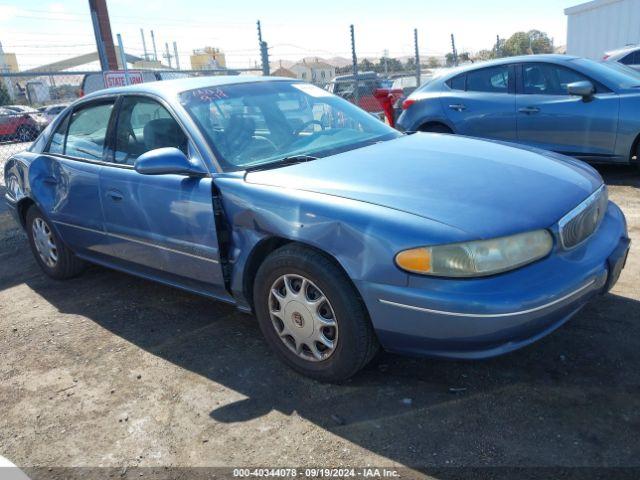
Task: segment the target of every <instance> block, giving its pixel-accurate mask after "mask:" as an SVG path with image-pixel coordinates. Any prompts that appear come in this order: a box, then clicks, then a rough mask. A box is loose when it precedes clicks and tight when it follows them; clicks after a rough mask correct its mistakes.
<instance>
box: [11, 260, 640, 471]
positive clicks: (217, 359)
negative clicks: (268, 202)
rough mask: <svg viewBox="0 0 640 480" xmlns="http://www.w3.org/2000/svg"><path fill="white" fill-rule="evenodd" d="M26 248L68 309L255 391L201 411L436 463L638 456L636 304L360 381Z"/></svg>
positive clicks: (209, 315)
mask: <svg viewBox="0 0 640 480" xmlns="http://www.w3.org/2000/svg"><path fill="white" fill-rule="evenodd" d="M17 257H18V258H19V261H20V262H22V264H23V265H24V267H23V268H22V270H20V271H19V273H18V274H17V275H16V276H17V279H14V281H16V280H17V281H20V282H25V283H26V284H27V285H28V286H29V287H30V288H32V289H33V290H34V291H35V292H36V293H38V294H39V295H41V296H42V297H43V298H44V299H45V300H46V301H47V302H49V303H51V304H52V305H53V306H54V307H55V308H57V309H58V310H59V311H60V312H63V313H65V314H77V315H82V316H84V317H86V318H88V319H90V320H91V321H93V322H95V323H96V324H98V325H100V326H101V327H103V328H105V329H107V330H109V331H110V332H112V333H113V334H115V335H117V336H119V337H121V338H123V339H125V340H127V341H128V342H131V343H132V344H134V345H136V346H137V347H138V348H141V349H144V350H146V351H148V352H151V353H152V354H154V355H156V356H158V357H160V358H162V359H164V360H166V361H168V362H171V363H173V364H175V365H178V366H180V367H181V368H183V369H185V370H187V371H190V372H195V373H197V374H198V375H201V376H202V377H204V378H207V379H209V380H210V381H211V382H215V383H217V384H220V385H222V386H224V387H226V388H228V389H232V390H234V391H235V392H238V393H240V394H241V395H242V396H244V397H246V398H245V399H244V400H241V401H238V402H235V403H231V404H228V405H223V406H220V407H217V406H211V410H210V411H209V410H208V411H203V412H201V413H202V415H201V417H202V418H205V419H207V420H204V421H211V422H224V423H228V424H233V423H240V422H246V421H248V420H251V419H255V418H258V417H261V416H263V415H266V414H268V413H269V412H271V411H273V410H276V411H278V412H282V413H283V414H285V415H299V416H300V417H302V418H304V419H306V420H308V421H310V422H313V423H314V424H315V425H317V426H319V427H321V428H323V429H325V430H326V431H329V432H331V433H333V434H335V435H338V436H340V437H342V438H344V439H347V440H349V441H350V442H353V443H355V444H357V445H359V446H361V447H363V448H366V449H367V450H370V451H372V452H375V453H377V454H379V455H382V456H384V457H387V458H389V459H391V460H393V461H394V462H397V463H398V464H402V465H407V466H414V467H419V468H424V469H426V471H428V472H429V471H432V470H430V469H432V468H436V467H454V466H461V465H466V466H469V465H472V466H505V465H506V466H514V465H547V466H548V465H566V466H572V465H630V464H635V463H637V459H638V458H639V454H640V448H639V447H638V445H637V442H636V441H635V440H634V434H633V433H632V432H634V431H635V432H636V433H637V431H638V430H637V428H638V427H640V417H639V415H638V412H639V411H640V395H639V393H640V388H639V385H640V369H638V365H640V348H638V347H639V343H638V339H639V338H640V322H638V318H639V317H640V315H639V313H640V302H638V301H636V300H632V299H629V298H625V297H621V296H617V295H612V294H609V295H605V296H602V297H598V298H597V299H595V300H594V301H592V302H591V303H590V304H589V305H588V306H587V307H586V308H585V309H584V310H583V311H582V312H581V313H580V314H578V315H577V316H576V318H574V319H573V320H572V321H571V322H569V323H568V324H567V325H565V326H564V327H563V328H561V329H559V330H558V331H556V332H555V333H554V334H553V335H551V336H549V337H547V338H545V339H543V340H541V341H540V342H538V343H537V344H535V345H533V346H531V347H528V348H525V349H523V350H520V351H517V352H514V353H512V354H509V355H507V356H503V357H499V358H495V359H490V360H485V361H475V362H463V361H446V360H441V359H416V358H407V357H401V356H396V355H391V354H387V353H382V354H381V355H380V356H379V357H378V358H377V359H376V360H375V361H374V362H373V363H372V364H371V365H369V366H368V367H367V368H366V369H365V370H364V371H362V372H361V373H360V374H358V375H357V376H356V377H355V378H353V379H352V380H351V381H348V382H345V383H343V384H341V385H331V384H322V383H318V382H315V381H313V380H309V379H307V378H305V377H302V376H300V375H298V374H296V373H294V372H292V371H291V370H289V369H288V368H287V367H285V366H284V365H283V364H281V363H280V362H279V361H278V360H277V359H276V358H275V357H274V355H273V354H272V353H271V352H270V350H269V348H268V347H267V345H266V344H265V342H264V341H263V339H262V336H261V334H260V331H259V328H258V325H257V323H256V321H255V319H254V318H253V317H251V316H249V315H245V314H241V313H238V312H237V311H236V310H235V308H233V307H231V306H228V305H225V304H222V303H218V302H213V301H210V300H208V299H205V298H201V297H198V296H194V295H191V294H188V293H183V292H181V291H178V290H175V289H172V288H169V287H165V286H162V285H158V284H156V283H153V282H150V281H146V280H142V279H138V278H135V277H132V276H128V275H125V274H120V273H117V272H113V271H109V270H106V269H102V268H99V267H91V268H90V269H88V270H87V271H86V272H85V273H84V274H83V275H82V276H81V277H79V278H76V279H72V280H69V281H66V282H56V281H53V280H50V279H48V278H46V277H44V275H41V274H39V273H38V270H37V266H36V264H35V262H34V261H33V260H32V258H31V256H30V254H29V253H28V252H27V251H26V250H25V252H24V253H23V252H19V253H18V254H17ZM0 288H2V285H1V284H0ZM70 291H73V292H74V294H73V295H69V292H70ZM635 439H636V440H637V436H636V437H635ZM320 463H321V462H320ZM449 473H450V474H451V475H450V476H451V477H452V478H453V477H454V476H455V475H454V474H455V470H453V471H451V472H449ZM438 475H439V477H440V478H448V476H449V475H448V474H447V471H446V470H445V471H444V473H443V472H439V473H438Z"/></svg>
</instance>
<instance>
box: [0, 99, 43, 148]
mask: <svg viewBox="0 0 640 480" xmlns="http://www.w3.org/2000/svg"><path fill="white" fill-rule="evenodd" d="M39 132H40V127H39V126H38V125H37V124H36V122H35V121H34V120H33V119H32V118H31V116H29V115H27V114H24V113H20V112H16V111H15V110H10V109H8V108H6V107H0V141H2V142H30V141H32V140H33V139H35V138H36V137H37V136H38V133H39Z"/></svg>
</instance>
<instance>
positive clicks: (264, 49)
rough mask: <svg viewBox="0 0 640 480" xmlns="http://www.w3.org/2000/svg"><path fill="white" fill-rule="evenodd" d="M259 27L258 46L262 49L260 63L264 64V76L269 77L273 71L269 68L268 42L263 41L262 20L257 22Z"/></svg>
mask: <svg viewBox="0 0 640 480" xmlns="http://www.w3.org/2000/svg"><path fill="white" fill-rule="evenodd" d="M256 25H257V26H258V46H259V47H260V63H261V64H262V75H264V76H265V77H268V76H269V75H270V73H271V69H270V67H269V46H268V45H267V42H265V41H264V40H262V26H261V25H260V20H258V21H257V22H256Z"/></svg>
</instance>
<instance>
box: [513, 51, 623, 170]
mask: <svg viewBox="0 0 640 480" xmlns="http://www.w3.org/2000/svg"><path fill="white" fill-rule="evenodd" d="M521 68H522V70H521V72H522V74H521V75H520V78H521V81H520V82H518V83H519V85H518V93H517V95H516V107H517V118H518V141H519V142H520V143H525V144H527V145H532V146H534V147H539V148H543V149H545V150H552V151H555V152H560V153H564V154H567V155H571V156H576V157H581V158H586V159H593V160H598V159H599V158H602V159H606V158H609V157H611V156H613V155H614V148H615V142H616V132H617V128H618V103H619V99H618V96H617V95H616V94H615V93H613V92H611V91H609V90H608V89H607V88H606V87H604V86H602V85H599V84H598V83H596V82H593V81H591V80H590V79H588V78H586V77H585V76H584V75H582V74H581V73H579V72H576V71H575V70H571V69H569V68H566V67H563V66H561V65H555V64H551V63H526V64H523V65H522V67H521ZM578 81H591V83H593V84H594V87H595V89H596V91H595V94H594V95H593V96H592V97H591V98H587V99H585V98H582V97H580V96H575V95H569V94H568V92H567V85H568V84H569V83H572V82H578Z"/></svg>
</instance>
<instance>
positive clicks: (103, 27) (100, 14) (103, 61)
mask: <svg viewBox="0 0 640 480" xmlns="http://www.w3.org/2000/svg"><path fill="white" fill-rule="evenodd" d="M89 11H90V12H91V21H92V22H93V31H94V34H95V37H96V47H97V49H98V55H99V56H100V66H101V67H102V70H117V69H118V60H117V57H116V49H115V46H114V44H113V34H112V33H111V22H110V21H109V11H108V10H107V1H106V0H89ZM100 52H102V55H100Z"/></svg>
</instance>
